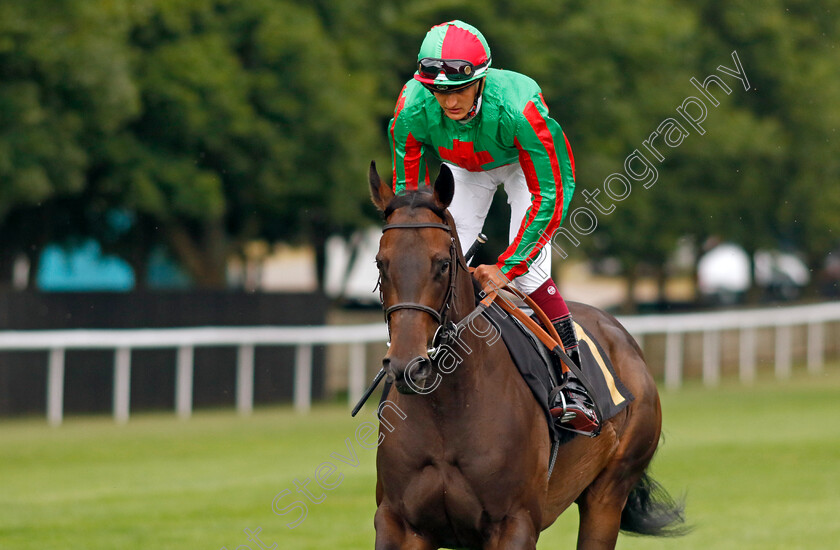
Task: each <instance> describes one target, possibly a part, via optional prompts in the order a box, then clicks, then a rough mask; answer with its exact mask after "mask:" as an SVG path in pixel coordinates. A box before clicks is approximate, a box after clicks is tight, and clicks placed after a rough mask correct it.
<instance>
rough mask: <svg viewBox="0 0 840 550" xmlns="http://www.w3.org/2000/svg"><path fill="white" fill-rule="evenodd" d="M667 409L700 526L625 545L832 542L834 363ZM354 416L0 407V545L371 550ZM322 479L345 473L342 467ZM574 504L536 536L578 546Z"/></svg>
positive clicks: (662, 476) (679, 475)
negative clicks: (14, 415) (59, 416)
mask: <svg viewBox="0 0 840 550" xmlns="http://www.w3.org/2000/svg"><path fill="white" fill-rule="evenodd" d="M663 407H664V416H665V427H664V432H665V442H664V445H663V446H662V447H661V451H660V452H659V454H658V456H657V457H656V459H655V461H654V465H653V469H652V472H653V474H654V476H655V477H656V478H657V479H658V480H659V481H661V482H662V483H663V484H664V485H665V486H666V487H667V488H668V489H669V490H670V491H671V492H672V493H673V494H675V495H680V494H682V493H683V492H686V493H687V501H688V508H687V511H688V516H689V521H690V522H691V523H692V524H694V526H695V530H694V532H693V533H692V534H690V535H689V536H688V537H685V538H683V539H676V540H667V539H665V540H655V539H647V538H636V537H624V536H622V537H621V538H620V539H619V548H627V549H633V548H654V549H656V548H663V549H664V548H669V549H676V548H679V549H686V548H688V549H691V548H703V549H707V548H714V549H728V548H731V549H739V550H740V549H762V550H766V549H774V548H778V549H785V550H791V549H797V548H801V549H808V550H811V549H821V548H825V549H828V548H837V547H838V546H839V545H840V542H838V541H840V520H838V516H840V368H838V367H837V366H834V367H832V368H831V369H830V374H827V375H823V376H820V377H811V376H808V375H806V374H804V373H797V375H796V377H795V379H794V380H792V381H790V382H788V383H785V384H782V383H779V382H775V381H764V382H761V383H759V384H757V385H755V386H754V387H752V388H749V389H744V388H741V387H739V386H736V385H729V384H725V385H724V386H723V387H722V388H720V389H716V390H708V389H704V388H700V387H689V388H686V389H684V390H681V391H678V392H669V393H665V394H664V395H663ZM362 415H363V416H366V417H367V418H372V415H371V414H370V412H369V411H368V412H363V413H362ZM363 420H364V419H361V418H356V419H352V418H350V416H349V414H348V413H347V412H346V410H345V408H344V407H336V406H324V407H318V408H316V409H315V411H314V412H313V413H312V414H310V415H308V416H297V415H295V414H294V413H293V412H292V411H290V410H289V409H287V408H272V409H268V410H265V409H263V410H258V411H257V412H256V413H255V414H254V415H253V416H252V417H251V418H247V419H241V418H238V417H237V416H236V415H235V414H233V413H232V412H231V411H212V412H200V413H198V414H196V415H195V416H194V417H193V418H192V419H191V420H189V421H179V420H177V419H176V418H175V417H174V415H171V414H156V415H135V416H134V417H132V419H131V422H130V423H129V424H128V425H127V426H116V425H114V424H113V422H112V421H111V419H110V418H105V417H95V418H90V417H83V418H79V417H75V418H74V417H71V418H69V419H68V420H67V421H66V422H65V424H64V425H63V426H62V427H60V428H57V429H51V428H49V427H47V426H46V423H45V421H44V420H43V419H27V420H14V421H9V420H4V421H2V422H0V549H2V550H24V549H33V550H35V549H37V550H43V549H84V550H98V549H102V550H106V549H107V550H120V549H141V548H155V549H201V548H204V549H208V550H218V549H220V548H222V547H226V548H227V549H228V550H235V549H237V548H239V550H246V549H247V548H251V549H252V550H256V549H257V548H260V546H259V545H258V544H257V543H254V542H249V541H248V539H247V537H246V534H245V532H244V530H245V529H250V530H251V531H252V532H254V531H256V530H257V529H262V532H261V533H260V534H259V538H260V539H261V540H262V541H263V542H264V543H265V545H266V547H271V545H272V544H273V543H277V548H278V549H318V550H321V549H325V548H341V549H355V548H359V549H362V548H364V549H369V548H373V537H374V532H373V512H374V479H375V477H374V451H372V450H367V449H363V448H360V447H359V446H358V445H357V444H355V436H354V430H355V429H356V427H357V426H358V425H359V424H360V423H361V422H362V421H363ZM347 438H349V439H350V440H351V442H352V443H353V446H352V448H351V449H350V451H355V453H356V456H355V459H354V456H353V453H352V452H350V451H348V448H347V446H346V439H347ZM332 453H335V454H336V455H341V456H343V457H345V460H346V461H347V462H349V463H355V462H356V459H357V460H358V465H351V464H346V463H344V462H341V461H340V460H337V459H336V458H331V456H330V455H331V454H332ZM326 461H330V462H332V463H334V464H336V465H337V466H338V472H339V473H340V474H341V475H342V476H343V477H341V478H340V485H339V486H338V487H337V488H335V489H334V490H332V491H329V492H326V493H325V498H324V500H323V502H321V503H319V504H310V505H309V509H308V514H307V516H306V519H305V520H304V521H303V522H302V523H301V524H300V525H299V526H298V527H296V528H295V529H293V530H290V529H288V528H287V527H286V524H287V523H289V522H291V521H293V520H294V519H296V518H297V516H298V513H297V512H293V513H290V514H288V515H286V516H283V517H281V516H279V515H277V514H275V513H273V511H272V500H273V499H274V497H275V495H278V494H279V493H281V492H283V491H292V492H294V491H295V490H296V488H295V486H294V480H295V479H298V480H304V479H306V478H309V479H312V480H314V479H315V475H316V469H317V468H318V466H319V465H321V464H322V463H324V462H326ZM322 474H326V472H322ZM322 479H326V480H327V481H328V482H332V483H338V481H339V477H338V473H333V474H332V475H331V476H326V475H324V476H323V478H322ZM316 487H317V486H315V483H314V481H313V482H312V484H311V485H310V488H312V492H313V493H314V494H315V496H320V493H321V491H320V490H319V489H317V488H316ZM295 494H296V493H295ZM294 500H295V497H292V496H287V497H285V498H284V500H281V501H280V503H281V505H280V507H285V506H287V505H289V504H291V503H292V502H293V501H294ZM576 514H577V513H576V510H574V509H571V510H569V511H568V512H567V513H566V514H565V515H564V516H563V517H562V518H561V519H560V520H559V521H558V522H557V524H555V525H554V526H553V527H552V528H551V529H549V530H548V531H547V532H546V533H544V534H543V536H542V538H541V539H540V544H539V548H540V549H543V550H549V549H559V548H572V547H574V538H575V530H576V522H577V517H576Z"/></svg>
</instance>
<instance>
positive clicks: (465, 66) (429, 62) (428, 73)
mask: <svg viewBox="0 0 840 550" xmlns="http://www.w3.org/2000/svg"><path fill="white" fill-rule="evenodd" d="M486 65H487V62H484V63H482V64H481V65H478V66H475V65H473V64H472V63H470V62H469V61H465V60H463V59H437V58H434V57H424V58H423V59H421V60H420V61H418V62H417V71H418V72H419V73H420V76H422V77H423V78H428V79H431V80H434V79H435V78H437V76H438V75H439V74H440V73H441V72H442V73H443V74H445V75H446V78H447V79H448V80H451V81H455V82H457V81H459V80H468V79H470V78H472V77H473V76H474V75H475V72H476V70H480V69H483V68H484V67H485V66H486Z"/></svg>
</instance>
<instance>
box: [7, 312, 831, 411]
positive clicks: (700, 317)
mask: <svg viewBox="0 0 840 550" xmlns="http://www.w3.org/2000/svg"><path fill="white" fill-rule="evenodd" d="M619 320H620V321H621V322H622V323H623V324H624V326H625V327H626V328H627V330H628V331H629V332H630V333H631V334H633V336H634V337H635V338H636V339H637V340H638V341H639V342H642V341H643V338H644V336H645V335H653V334H664V335H665V362H664V364H665V369H664V384H665V387H666V388H668V389H674V388H679V387H680V386H681V385H682V380H683V355H684V349H683V343H684V339H685V336H686V335H687V334H690V333H702V334H703V352H702V353H703V371H702V372H703V382H704V383H705V384H706V385H709V386H714V385H716V384H717V383H718V382H719V381H720V376H721V364H720V349H721V345H720V340H721V331H723V330H737V331H738V333H739V341H740V343H739V377H740V379H741V380H742V381H744V382H750V381H752V380H753V379H754V378H755V376H756V342H757V338H756V331H757V330H758V329H760V328H772V329H774V330H775V374H776V376H777V377H779V378H787V377H789V376H790V375H791V369H792V355H793V352H792V350H793V338H792V327H794V326H806V327H807V350H808V351H807V365H808V371H809V372H812V373H819V372H820V371H821V370H822V368H823V362H824V352H825V325H826V323H829V322H838V321H840V302H828V303H822V304H816V305H808V306H792V307H777V308H764V309H751V310H733V311H721V312H711V313H691V314H669V315H655V316H632V317H630V316H628V317H620V318H619ZM386 338H387V332H386V329H385V325H384V323H382V322H378V323H372V324H365V325H352V326H351V325H346V326H318V327H199V328H173V329H137V330H122V329H120V330H47V331H5V332H0V350H5V351H11V350H28V351H39V350H40V351H47V352H48V356H49V359H48V365H47V420H48V422H49V423H50V424H52V425H60V424H61V422H62V418H63V409H64V352H65V351H66V350H68V349H112V350H114V388H113V392H114V394H113V395H114V398H113V414H114V419H115V420H116V421H117V422H121V423H122V422H126V421H128V417H129V410H130V394H131V388H130V380H131V351H132V350H134V349H150V348H154V349H167V348H169V349H173V348H174V349H177V350H178V351H177V364H176V381H175V409H176V411H177V414H178V416H180V417H182V418H188V417H189V416H190V415H191V414H192V406H193V396H192V389H193V350H194V348H196V347H200V346H215V347H218V346H232V347H236V348H237V349H238V352H237V375H236V381H237V382H236V408H237V410H238V411H239V412H240V413H241V414H245V415H247V414H249V413H250V412H251V411H252V410H253V401H254V348H255V346H266V345H271V346H278V345H281V346H294V347H295V349H296V351H295V364H294V369H295V370H294V372H295V375H294V394H293V395H294V407H295V409H296V410H297V411H299V412H307V411H308V410H309V408H310V406H311V391H312V349H313V346H316V345H331V344H348V345H349V353H348V361H349V365H348V373H349V374H348V387H349V402H350V406H353V405H354V404H355V403H356V402H357V401H358V399H359V398H360V397H361V395H362V392H363V391H364V388H365V384H366V383H367V380H365V371H366V369H365V364H366V357H365V355H366V353H365V345H366V344H367V343H371V342H380V343H381V342H384V341H385V340H386Z"/></svg>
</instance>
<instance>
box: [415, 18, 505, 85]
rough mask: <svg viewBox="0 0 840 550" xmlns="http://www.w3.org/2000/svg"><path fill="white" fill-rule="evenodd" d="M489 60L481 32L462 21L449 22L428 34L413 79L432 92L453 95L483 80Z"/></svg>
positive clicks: (488, 51)
mask: <svg viewBox="0 0 840 550" xmlns="http://www.w3.org/2000/svg"><path fill="white" fill-rule="evenodd" d="M490 60H491V58H490V46H488V45H487V41H486V40H485V39H484V35H482V34H481V31H479V30H478V29H476V28H475V27H473V26H472V25H470V24H468V23H464V22H463V21H458V20H454V21H448V22H446V23H442V24H440V25H435V26H434V27H432V28H431V29H430V30H429V32H428V33H426V38H425V39H424V40H423V43H422V44H421V45H420V53H419V54H417V72H415V73H414V79H415V80H417V81H419V82H421V83H422V84H423V85H424V86H426V87H427V88H429V89H431V90H433V91H441V92H451V91H455V90H458V89H461V88H466V87H467V86H468V85H470V84H471V83H473V82H475V81H476V80H478V79H480V78H482V77H484V75H485V73H486V72H487V69H489V68H490Z"/></svg>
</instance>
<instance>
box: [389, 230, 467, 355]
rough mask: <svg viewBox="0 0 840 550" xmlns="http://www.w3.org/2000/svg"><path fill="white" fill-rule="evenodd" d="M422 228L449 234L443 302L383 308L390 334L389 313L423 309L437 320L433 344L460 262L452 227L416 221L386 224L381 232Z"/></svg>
mask: <svg viewBox="0 0 840 550" xmlns="http://www.w3.org/2000/svg"><path fill="white" fill-rule="evenodd" d="M423 228H434V229H443V230H444V231H446V232H447V233H449V234H450V239H449V256H450V258H451V263H450V265H449V287H448V288H447V289H446V296H445V297H444V299H443V304H442V305H441V306H440V309H437V310H436V309H434V308H431V307H429V306H427V305H423V304H418V303H417V302H400V303H398V304H394V305H392V306H390V307H388V308H386V309H385V324H387V325H388V333H389V335H390V332H391V314H392V313H394V312H395V311H399V310H401V309H415V310H418V311H423V312H426V313H428V314H429V315H431V316H432V317H433V318H434V319H435V321H437V324H438V328H437V331H436V332H435V335H434V337H433V339H432V340H433V346H434V341H435V340H437V339H438V333H439V332H440V330H441V328H442V327H444V326H445V325H446V324H447V314H448V313H449V309H450V307H451V302H452V299H453V297H454V296H455V279H456V276H457V270H458V266H459V265H460V263H459V262H458V252H457V250H456V244H455V237H453V236H451V235H452V228H451V227H450V226H449V225H447V224H445V223H434V222H418V223H391V224H386V225H385V226H384V227H383V228H382V233H385V232H386V231H388V230H390V229H423ZM380 299H381V291H380ZM434 349H435V348H434V347H433V348H432V349H430V350H429V351H430V352H431V351H433V350H434Z"/></svg>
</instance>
